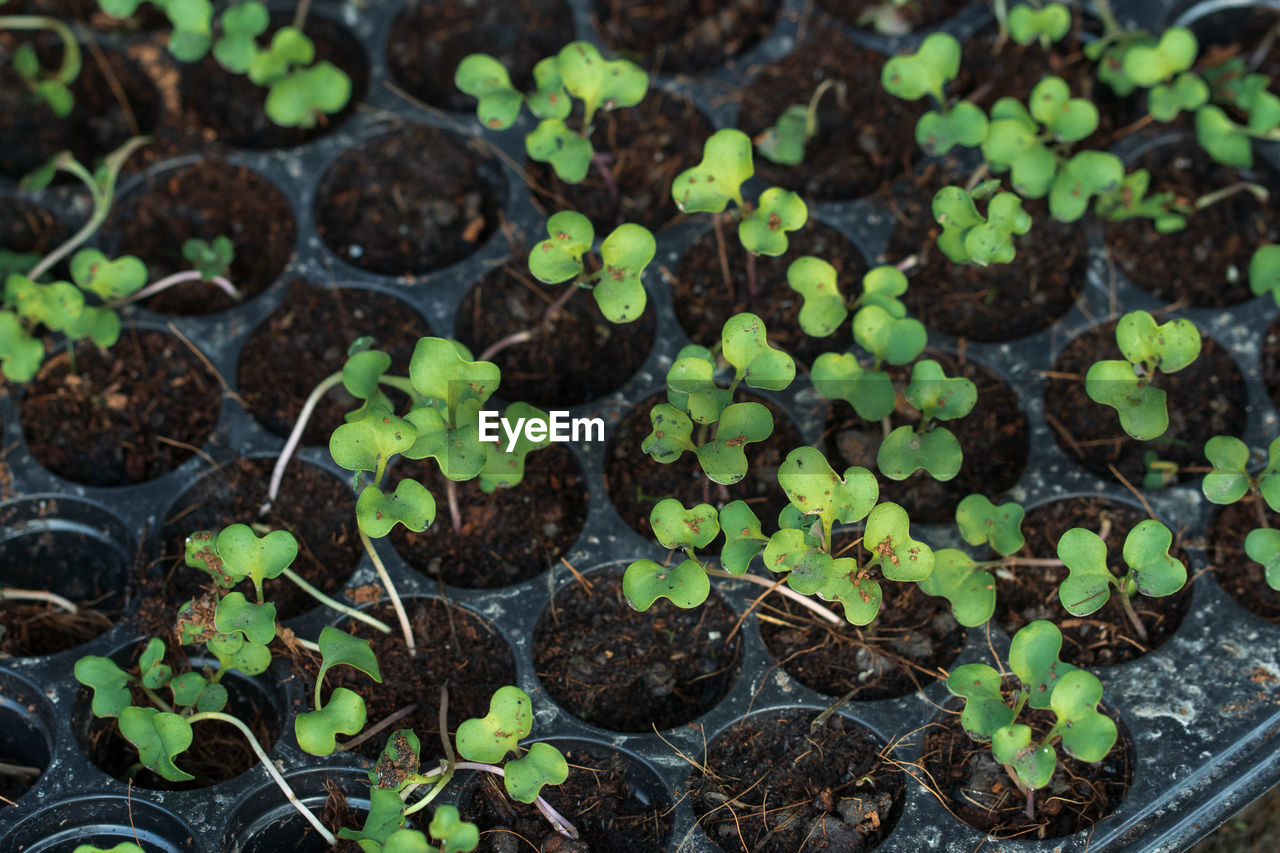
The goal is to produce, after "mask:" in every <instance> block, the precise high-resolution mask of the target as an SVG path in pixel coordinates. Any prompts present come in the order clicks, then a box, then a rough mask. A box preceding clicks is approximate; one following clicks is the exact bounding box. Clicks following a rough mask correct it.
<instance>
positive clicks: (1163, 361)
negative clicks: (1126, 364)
mask: <svg viewBox="0 0 1280 853" xmlns="http://www.w3.org/2000/svg"><path fill="white" fill-rule="evenodd" d="M1116 343H1117V344H1119V345H1120V352H1121V353H1123V355H1124V357H1125V358H1127V359H1128V360H1129V361H1130V362H1132V363H1133V364H1144V365H1146V366H1147V368H1148V369H1150V370H1159V371H1161V372H1163V373H1177V372H1178V371H1179V370H1182V369H1183V368H1184V367H1186V366H1187V365H1189V364H1191V362H1193V361H1195V360H1196V357H1197V356H1198V355H1200V330H1199V329H1197V328H1196V327H1195V324H1194V323H1192V322H1191V321H1190V320H1184V319H1177V320H1170V321H1168V322H1167V323H1161V324H1160V325H1156V321H1155V318H1154V317H1152V316H1151V315H1150V314H1148V313H1147V312H1146V311H1131V312H1129V313H1128V314H1125V315H1124V316H1123V317H1121V318H1120V322H1118V323H1117V324H1116Z"/></svg>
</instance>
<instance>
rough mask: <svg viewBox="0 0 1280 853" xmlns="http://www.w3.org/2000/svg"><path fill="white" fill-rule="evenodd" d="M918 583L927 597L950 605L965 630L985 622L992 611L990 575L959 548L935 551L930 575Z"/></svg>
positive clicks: (993, 606)
mask: <svg viewBox="0 0 1280 853" xmlns="http://www.w3.org/2000/svg"><path fill="white" fill-rule="evenodd" d="M919 584H920V589H921V590H922V591H923V592H924V593H925V594H926V595H934V596H937V597H939V598H945V599H947V601H949V602H951V612H952V613H954V614H955V617H956V621H957V622H959V623H960V624H961V625H964V626H965V627H966V628H973V627H975V626H978V625H982V624H984V623H986V622H987V621H988V620H989V619H991V614H992V613H994V612H995V609H996V585H995V581H994V580H992V578H991V574H990V573H989V572H987V571H986V570H984V569H981V568H979V567H978V565H977V564H976V563H975V562H974V561H973V558H972V557H970V556H969V555H968V554H966V553H965V552H963V551H960V550H958V549H955V548H944V549H942V550H941V551H934V552H933V572H932V573H931V574H930V575H929V577H927V578H925V579H924V580H922V581H920V582H919Z"/></svg>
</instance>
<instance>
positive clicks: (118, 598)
mask: <svg viewBox="0 0 1280 853" xmlns="http://www.w3.org/2000/svg"><path fill="white" fill-rule="evenodd" d="M51 504H52V505H51V506H50V509H49V512H50V515H51V516H52V518H51V521H54V522H55V523H56V519H57V516H56V513H57V509H56V502H51ZM0 566H3V567H4V568H3V569H2V570H0V585H3V586H4V587H6V588H9V589H10V590H12V589H25V590H34V591H45V592H54V593H56V594H58V595H61V596H62V597H63V598H66V599H68V600H70V601H71V602H72V603H73V604H75V605H76V606H77V607H78V608H79V612H77V613H76V614H70V613H67V612H66V611H65V610H62V609H61V608H58V607H55V606H53V605H51V604H46V603H44V602H30V601H0V657H4V656H6V655H16V656H23V655H50V654H54V653H56V652H61V651H65V650H66V649H71V648H75V647H76V646H78V645H80V644H82V643H87V642H88V641H89V640H92V639H93V638H94V637H97V636H100V635H102V634H103V633H105V632H106V631H108V630H110V629H111V627H112V626H113V625H114V624H115V623H116V620H118V619H120V618H121V617H123V615H124V611H125V596H124V585H125V578H126V577H127V576H128V573H129V565H128V562H127V561H126V559H125V558H124V556H123V555H122V554H121V553H120V552H119V551H117V550H116V549H114V548H112V547H110V545H109V544H108V543H106V542H103V541H102V540H101V539H99V538H97V537H93V536H87V535H85V534H84V533H83V532H79V531H77V530H76V529H75V528H74V527H71V526H66V527H63V528H61V529H58V528H54V529H50V528H49V527H48V526H43V525H42V526H41V527H39V528H32V529H30V530H28V531H27V532H25V533H24V532H22V527H21V526H19V525H15V526H13V527H10V528H9V532H8V535H7V538H6V539H5V540H4V541H3V542H0Z"/></svg>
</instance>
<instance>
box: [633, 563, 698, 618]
mask: <svg viewBox="0 0 1280 853" xmlns="http://www.w3.org/2000/svg"><path fill="white" fill-rule="evenodd" d="M622 594H623V595H624V596H626V599H627V603H628V604H630V605H631V606H632V607H633V608H634V609H636V610H648V609H649V608H650V607H652V606H653V603H654V602H655V601H657V600H658V599H659V598H665V599H667V600H668V601H670V602H671V603H672V604H674V605H675V606H676V607H680V608H682V609H684V610H689V609H691V608H694V607H697V606H698V605H699V604H701V603H702V602H704V601H706V600H707V596H708V595H710V594H711V581H710V580H709V579H708V578H707V572H706V570H705V569H703V568H702V564H700V563H699V562H698V561H697V560H684V561H683V562H681V563H680V564H679V565H677V566H660V565H658V564H657V563H655V562H654V561H653V560H636V561H635V562H634V563H632V564H631V565H629V566H627V571H626V572H625V573H624V574H623V576H622Z"/></svg>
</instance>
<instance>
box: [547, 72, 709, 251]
mask: <svg viewBox="0 0 1280 853" xmlns="http://www.w3.org/2000/svg"><path fill="white" fill-rule="evenodd" d="M574 126H575V127H576V126H577V124H576V123H575V124H574ZM711 131H712V127H711V124H710V122H708V121H707V119H706V117H705V116H703V115H702V113H701V112H699V111H698V108H697V107H695V106H694V105H693V103H692V102H691V101H688V100H686V99H684V98H681V97H679V96H677V95H672V94H671V93H669V92H666V91H663V90H662V89H658V88H652V87H651V88H650V89H649V93H648V94H647V95H645V98H644V100H643V101H641V102H640V103H639V104H638V105H637V106H635V107H632V108H630V109H619V110H613V111H610V112H599V113H597V114H596V118H595V132H594V133H592V135H591V142H592V145H593V146H594V147H595V150H596V152H597V153H600V154H607V155H610V156H612V157H613V158H614V159H613V162H612V163H611V164H610V165H609V171H610V172H611V173H612V174H613V179H614V181H615V182H616V183H617V186H618V194H619V195H618V198H614V196H613V193H612V192H611V190H610V189H609V185H608V184H607V183H606V182H605V180H604V178H603V177H602V176H601V174H600V171H599V169H598V168H592V169H591V170H590V171H589V172H588V173H587V177H586V178H585V179H584V180H583V181H582V183H580V184H576V185H575V184H566V183H565V182H564V181H562V180H560V179H559V178H557V177H556V175H555V171H554V170H553V169H552V168H551V167H550V166H549V165H547V164H544V163H535V162H534V161H532V160H528V161H526V162H525V169H526V170H527V171H528V173H529V176H530V178H531V179H532V180H531V182H530V188H531V189H532V190H533V201H534V204H536V205H537V206H538V208H539V209H540V210H542V211H543V212H544V213H546V214H547V215H550V214H552V213H555V212H557V211H560V210H564V209H566V208H571V209H573V210H577V211H578V212H580V213H582V214H583V215H585V216H586V217H587V218H588V219H590V220H591V221H592V223H594V224H595V226H596V228H597V229H598V230H599V235H598V236H600V237H604V236H605V235H607V234H608V233H609V232H610V231H612V230H613V228H614V226H616V225H620V224H621V223H623V222H634V223H637V224H639V225H643V226H645V227H646V228H649V229H652V230H655V231H656V230H658V229H660V228H662V227H664V226H666V225H668V224H670V223H671V221H672V220H673V219H675V218H676V216H677V210H676V206H675V202H674V201H672V199H671V184H672V182H673V181H674V180H675V179H676V176H677V175H679V174H680V173H681V172H683V171H684V170H685V169H690V168H693V167H694V166H696V165H698V163H699V162H701V160H702V146H703V143H705V142H706V141H707V137H708V136H710V135H711Z"/></svg>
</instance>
